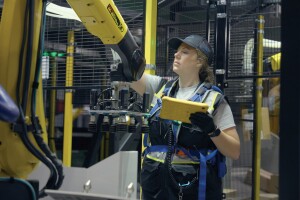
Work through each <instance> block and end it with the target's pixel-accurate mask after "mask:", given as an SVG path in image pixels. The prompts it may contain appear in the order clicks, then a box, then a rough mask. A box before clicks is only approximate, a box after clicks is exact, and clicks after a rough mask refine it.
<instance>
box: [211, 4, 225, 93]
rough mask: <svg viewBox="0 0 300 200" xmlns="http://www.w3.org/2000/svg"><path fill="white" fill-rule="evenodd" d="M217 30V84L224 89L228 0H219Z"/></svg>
mask: <svg viewBox="0 0 300 200" xmlns="http://www.w3.org/2000/svg"><path fill="white" fill-rule="evenodd" d="M215 29H216V31H215V65H214V73H215V79H216V85H217V86H218V87H219V88H220V89H221V90H223V89H224V86H225V84H224V82H225V69H226V64H227V47H226V45H227V3H226V0H219V1H217V16H216V28H215Z"/></svg>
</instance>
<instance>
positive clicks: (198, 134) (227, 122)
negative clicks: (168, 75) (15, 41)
mask: <svg viewBox="0 0 300 200" xmlns="http://www.w3.org/2000/svg"><path fill="white" fill-rule="evenodd" d="M168 44H169V46H170V47H171V48H173V49H177V52H176V53H175V54H174V56H175V58H174V62H173V71H174V72H175V73H176V74H177V75H178V78H175V79H174V80H172V81H169V82H167V83H166V84H165V85H164V86H163V87H162V85H163V84H162V83H163V79H162V78H161V77H158V76H153V75H148V74H144V75H143V76H142V78H141V79H140V80H138V81H137V82H133V83H131V88H133V89H134V90H136V91H137V92H138V93H139V94H140V95H143V94H144V93H145V92H149V93H150V95H151V96H153V97H154V98H153V99H154V100H153V101H152V103H153V104H155V105H154V108H153V109H152V110H151V112H150V117H149V127H150V131H149V140H148V143H147V144H146V146H147V149H146V151H145V152H144V161H143V167H142V172H141V185H142V195H143V199H145V200H149V199H162V200H166V199H168V200H169V199H187V200H191V199H201V200H205V199H212V200H218V199H222V183H221V178H222V176H223V175H224V174H225V171H226V169H225V168H224V164H225V160H224V157H223V155H224V156H226V157H230V158H232V159H238V158H239V154H240V141H239V137H238V134H237V131H236V128H235V123H234V119H233V115H232V112H231V109H230V107H229V105H228V103H227V102H226V100H224V98H223V95H222V94H221V91H219V90H218V89H217V88H216V87H215V86H212V84H210V82H212V80H213V78H212V73H211V71H210V70H209V65H210V64H211V63H212V57H213V52H212V48H211V47H210V45H209V44H208V42H207V41H206V40H205V39H204V38H203V37H201V36H199V35H190V36H188V37H186V38H185V39H180V38H172V39H170V40H169V42H168ZM161 87H162V89H161ZM157 91H160V92H158V94H154V93H155V92H157ZM159 93H162V95H166V96H171V97H174V98H177V99H186V100H191V101H198V102H204V103H207V104H211V105H209V106H210V109H209V111H208V113H201V112H196V113H193V114H191V116H190V121H191V124H189V123H180V122H174V121H170V120H163V119H161V118H160V117H159V112H160V109H161V104H160V102H161V99H160V97H161V96H162V95H160V94H159ZM174 109H176V108H174Z"/></svg>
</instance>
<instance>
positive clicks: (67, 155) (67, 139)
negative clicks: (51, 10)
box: [63, 30, 74, 167]
mask: <svg viewBox="0 0 300 200" xmlns="http://www.w3.org/2000/svg"><path fill="white" fill-rule="evenodd" d="M73 54H74V31H73V30H71V31H68V46H67V63H66V84H65V86H66V88H67V89H66V90H65V111H64V142H63V144H64V146H63V164H64V165H65V166H67V167H70V166H71V159H72V130H73V104H72V90H71V89H68V88H70V87H72V86H73V66H74V57H73Z"/></svg>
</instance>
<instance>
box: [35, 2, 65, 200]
mask: <svg viewBox="0 0 300 200" xmlns="http://www.w3.org/2000/svg"><path fill="white" fill-rule="evenodd" d="M46 6H47V1H46V0H44V1H43V5H42V22H41V30H40V38H39V47H38V56H37V61H36V63H37V64H36V70H35V77H34V82H33V85H32V94H31V121H32V124H33V127H34V130H35V131H34V132H33V136H34V138H35V140H36V142H37V144H38V146H39V147H40V149H41V150H42V151H43V152H44V153H45V155H46V157H47V158H49V159H50V161H51V162H52V164H53V165H54V169H52V170H53V172H54V173H53V179H55V184H54V186H53V188H50V189H58V188H60V186H61V184H62V182H63V179H64V174H63V166H62V162H61V161H60V160H59V159H58V158H57V157H56V155H55V154H54V153H52V152H51V150H50V149H49V147H48V145H47V144H46V143H45V142H44V140H43V138H42V137H41V135H40V133H41V132H40V130H39V128H40V127H39V126H38V124H39V123H38V119H37V118H36V117H35V115H36V110H35V108H36V92H37V89H38V85H39V77H40V69H41V66H42V65H41V61H42V54H43V52H42V51H43V49H44V33H45V24H46V23H45V22H46ZM50 170H51V169H50ZM50 179H51V177H50ZM44 189H46V188H43V189H42V190H41V191H40V195H39V196H40V197H42V196H45V193H44Z"/></svg>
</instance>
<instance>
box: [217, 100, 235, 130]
mask: <svg viewBox="0 0 300 200" xmlns="http://www.w3.org/2000/svg"><path fill="white" fill-rule="evenodd" d="M213 119H214V123H215V125H216V126H217V127H218V128H219V129H220V130H225V129H228V128H231V127H235V126H236V125H235V122H234V118H233V114H232V111H231V108H230V106H229V105H228V103H227V102H226V101H225V100H223V101H222V102H221V103H220V105H219V106H218V108H217V110H216V112H215V113H214V116H213Z"/></svg>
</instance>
